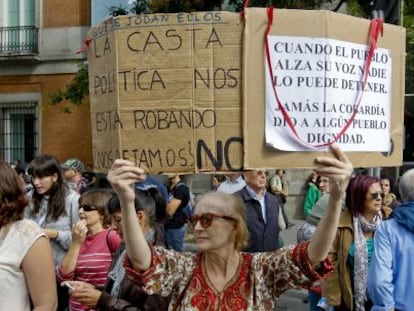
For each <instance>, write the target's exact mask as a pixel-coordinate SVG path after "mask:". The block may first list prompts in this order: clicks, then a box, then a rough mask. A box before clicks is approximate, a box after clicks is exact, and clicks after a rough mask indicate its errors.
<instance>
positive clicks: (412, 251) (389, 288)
mask: <svg viewBox="0 0 414 311" xmlns="http://www.w3.org/2000/svg"><path fill="white" fill-rule="evenodd" d="M391 217H392V218H391V219H388V220H386V221H383V222H382V223H381V225H380V226H379V228H378V229H377V231H376V233H375V246H374V254H373V257H372V261H371V264H370V266H369V268H368V279H367V289H368V293H369V297H370V298H371V299H372V301H373V303H374V307H373V308H372V310H373V311H382V310H384V311H385V310H387V311H388V310H390V309H391V308H395V309H399V310H413V306H414V292H413V288H414V261H413V258H414V202H411V204H410V203H403V204H401V205H400V206H399V207H397V208H396V209H395V210H394V212H393V214H392V215H391Z"/></svg>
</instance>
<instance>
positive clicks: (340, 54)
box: [265, 36, 392, 152]
mask: <svg viewBox="0 0 414 311" xmlns="http://www.w3.org/2000/svg"><path fill="white" fill-rule="evenodd" d="M268 42H269V45H268V46H269V47H270V49H269V52H270V53H269V57H267V58H266V62H267V66H266V70H265V81H266V127H265V133H266V145H267V146H273V147H274V148H276V149H279V150H284V151H315V150H316V151H318V150H322V151H323V150H328V148H329V143H330V142H333V141H335V142H336V143H337V144H338V145H339V146H340V147H341V149H342V150H344V151H383V152H388V151H390V147H391V144H390V120H391V117H390V116H391V76H392V70H391V69H392V58H391V53H390V51H389V50H386V49H380V48H377V49H376V50H375V54H371V62H369V63H366V62H367V61H368V60H367V59H368V56H369V52H368V51H369V46H367V45H362V44H356V43H350V42H346V41H340V40H334V39H326V38H307V37H285V36H271V37H270V38H268ZM368 64H369V68H368ZM365 70H366V71H367V74H366V75H365V74H364V73H365ZM364 87H365V90H364ZM283 112H284V113H285V114H283ZM286 117H288V118H289V119H290V120H291V121H292V122H291V123H290V124H289V123H287V122H286V120H285V118H286ZM347 125H348V127H347Z"/></svg>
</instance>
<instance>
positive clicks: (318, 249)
mask: <svg viewBox="0 0 414 311" xmlns="http://www.w3.org/2000/svg"><path fill="white" fill-rule="evenodd" d="M333 151H334V154H335V156H336V159H333V158H329V157H318V158H317V159H316V160H317V162H318V163H319V164H320V165H321V167H319V168H318V169H317V171H318V172H319V173H320V174H322V175H326V176H329V177H331V178H332V182H331V200H330V208H329V209H328V211H327V212H326V214H325V217H324V218H323V219H322V220H321V222H320V225H319V228H318V230H317V231H316V232H315V235H314V238H313V239H312V241H311V242H310V243H308V242H306V243H303V244H300V245H298V246H296V247H292V248H286V249H281V250H278V251H274V252H264V253H243V252H241V251H240V250H241V249H243V247H244V246H245V245H246V243H247V240H248V239H247V238H248V231H247V227H246V221H245V211H244V206H243V204H242V203H241V202H240V200H239V199H238V198H236V197H233V196H231V195H228V194H224V193H212V194H207V195H206V196H205V197H204V198H202V199H201V200H200V201H199V202H198V204H197V205H196V207H195V211H194V216H193V217H192V223H193V225H194V236H195V238H196V243H197V246H198V249H199V253H197V254H190V253H178V252H175V251H173V250H166V249H164V248H158V247H150V246H148V244H147V243H146V241H145V237H144V234H143V232H142V230H141V228H140V227H139V226H138V224H137V223H136V221H134V215H135V208H134V197H135V193H134V191H133V189H132V188H131V185H132V184H133V183H135V182H136V181H139V180H141V179H142V178H143V174H144V171H143V170H142V169H140V168H137V167H135V166H134V164H133V163H132V162H130V161H126V160H116V161H115V162H114V164H113V166H112V168H111V170H110V171H109V173H108V180H109V181H110V182H111V184H112V186H113V187H114V189H115V190H116V192H117V193H118V197H119V199H120V203H121V207H122V219H123V234H124V240H125V242H126V246H127V255H128V260H126V262H125V264H126V270H127V274H128V275H129V277H130V278H131V279H133V280H134V282H135V283H136V284H139V285H143V288H144V290H145V291H146V292H147V293H148V294H154V293H156V294H160V295H162V296H167V295H169V294H171V295H172V301H171V304H170V307H169V310H253V309H257V308H259V307H260V309H261V310H274V309H275V305H276V299H277V297H278V296H279V295H280V294H281V293H282V292H283V291H285V290H287V289H289V288H293V287H298V286H305V287H306V286H310V285H311V284H312V283H313V281H314V280H315V279H317V278H319V277H321V275H323V274H324V273H326V272H327V270H329V268H330V266H329V265H326V264H327V262H326V261H325V259H326V256H327V254H328V251H329V247H330V245H331V244H332V241H333V239H334V237H335V232H336V227H337V224H338V219H339V215H340V210H341V200H342V198H343V195H344V193H345V189H346V186H347V183H348V180H349V177H350V175H351V173H352V165H351V163H350V162H349V160H348V159H347V157H346V156H345V155H344V154H343V153H342V152H341V151H340V150H338V149H337V148H334V149H333Z"/></svg>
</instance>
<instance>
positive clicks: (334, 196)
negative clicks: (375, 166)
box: [308, 146, 353, 264]
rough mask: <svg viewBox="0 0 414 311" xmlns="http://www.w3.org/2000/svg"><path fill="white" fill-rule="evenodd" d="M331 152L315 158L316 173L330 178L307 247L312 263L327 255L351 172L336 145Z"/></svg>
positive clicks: (347, 161) (350, 164)
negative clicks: (325, 201)
mask: <svg viewBox="0 0 414 311" xmlns="http://www.w3.org/2000/svg"><path fill="white" fill-rule="evenodd" d="M332 152H333V154H334V156H335V158H332V157H317V158H316V163H318V164H319V165H320V167H318V168H317V169H315V171H316V172H317V173H318V175H321V176H326V177H329V179H330V181H329V185H330V191H329V193H330V198H329V203H328V208H327V210H326V212H325V215H324V217H323V218H322V219H321V220H320V222H319V224H318V227H317V229H316V231H315V233H314V235H313V237H312V240H311V242H310V244H309V247H308V257H309V260H310V261H311V262H312V263H313V264H318V263H319V262H321V261H323V260H324V259H325V258H326V257H327V256H328V252H329V249H330V248H331V245H332V243H333V240H334V239H335V235H336V230H337V227H338V223H339V216H340V213H341V208H342V200H343V199H344V197H345V191H346V187H347V186H348V182H349V179H350V178H351V175H352V172H353V167H352V163H351V162H350V161H349V159H348V158H347V156H346V155H345V154H344V153H343V152H342V151H341V150H340V149H339V148H338V147H336V146H333V147H332Z"/></svg>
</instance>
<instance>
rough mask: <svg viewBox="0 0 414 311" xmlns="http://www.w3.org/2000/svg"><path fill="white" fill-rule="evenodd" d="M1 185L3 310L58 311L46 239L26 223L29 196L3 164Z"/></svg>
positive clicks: (0, 165)
mask: <svg viewBox="0 0 414 311" xmlns="http://www.w3.org/2000/svg"><path fill="white" fill-rule="evenodd" d="M0 181H1V182H0V282H1V283H0V284H1V286H0V310H19V311H29V310H49V311H52V310H56V306H57V294H56V279H55V272H54V266H53V257H52V250H51V248H50V244H49V241H48V239H47V236H46V234H45V233H44V232H43V230H42V229H41V228H40V227H39V226H38V225H37V224H36V223H34V222H33V221H31V220H27V219H23V210H24V208H25V206H26V205H27V203H28V201H27V197H26V193H25V192H24V190H23V187H22V184H21V181H20V179H19V177H18V175H17V174H16V172H15V171H14V169H12V168H11V167H10V166H9V165H8V164H6V163H5V162H4V161H1V160H0ZM31 302H32V306H31Z"/></svg>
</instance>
